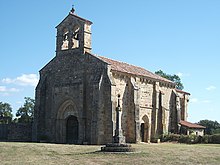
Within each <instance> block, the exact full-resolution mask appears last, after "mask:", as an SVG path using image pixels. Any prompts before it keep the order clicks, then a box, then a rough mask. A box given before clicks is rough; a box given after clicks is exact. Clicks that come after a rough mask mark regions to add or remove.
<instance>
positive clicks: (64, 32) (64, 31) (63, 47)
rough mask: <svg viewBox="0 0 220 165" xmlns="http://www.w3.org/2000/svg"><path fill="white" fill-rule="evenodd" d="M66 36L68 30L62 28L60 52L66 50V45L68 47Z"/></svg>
mask: <svg viewBox="0 0 220 165" xmlns="http://www.w3.org/2000/svg"><path fill="white" fill-rule="evenodd" d="M68 35H69V31H68V29H67V28H64V29H63V44H62V47H61V50H66V49H68V45H69V41H68Z"/></svg>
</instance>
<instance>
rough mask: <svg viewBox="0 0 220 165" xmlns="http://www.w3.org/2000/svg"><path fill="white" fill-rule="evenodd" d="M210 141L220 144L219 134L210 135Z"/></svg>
mask: <svg viewBox="0 0 220 165" xmlns="http://www.w3.org/2000/svg"><path fill="white" fill-rule="evenodd" d="M210 138H211V141H210V142H211V143H213V144H220V134H215V135H211V136H210Z"/></svg>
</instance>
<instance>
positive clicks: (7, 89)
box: [0, 86, 20, 93]
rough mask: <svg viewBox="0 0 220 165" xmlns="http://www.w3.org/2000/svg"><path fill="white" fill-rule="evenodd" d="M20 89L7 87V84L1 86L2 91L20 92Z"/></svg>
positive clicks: (0, 90)
mask: <svg viewBox="0 0 220 165" xmlns="http://www.w3.org/2000/svg"><path fill="white" fill-rule="evenodd" d="M19 91H20V90H19V89H16V88H7V87H6V86H0V92H1V93H8V92H19Z"/></svg>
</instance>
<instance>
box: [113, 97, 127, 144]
mask: <svg viewBox="0 0 220 165" xmlns="http://www.w3.org/2000/svg"><path fill="white" fill-rule="evenodd" d="M121 113H122V109H121V107H120V95H118V106H117V107H116V129H115V136H114V137H113V141H114V143H120V144H121V143H125V137H124V136H123V133H122V129H121Z"/></svg>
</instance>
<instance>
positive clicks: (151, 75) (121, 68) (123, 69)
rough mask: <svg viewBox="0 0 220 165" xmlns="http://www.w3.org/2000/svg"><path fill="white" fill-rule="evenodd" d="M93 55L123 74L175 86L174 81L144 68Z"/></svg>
mask: <svg viewBox="0 0 220 165" xmlns="http://www.w3.org/2000/svg"><path fill="white" fill-rule="evenodd" d="M92 55H94V56H95V57H97V58H99V59H100V60H102V61H104V62H106V63H108V64H110V65H112V66H113V70H116V71H121V72H125V73H126V72H127V73H131V74H134V75H139V76H144V77H149V78H152V79H155V80H159V81H163V82H168V83H172V84H175V83H174V82H172V81H170V80H168V79H166V78H164V77H161V76H159V75H157V74H155V73H153V72H151V71H149V70H147V69H145V68H144V67H140V66H136V65H133V64H129V63H126V62H122V61H118V60H114V59H111V58H108V57H104V56H100V55H97V54H92ZM114 62H115V63H119V64H122V65H125V66H118V65H116V64H115V65H114ZM126 66H128V67H130V68H126ZM135 69H137V70H135ZM141 72H146V73H141Z"/></svg>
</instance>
